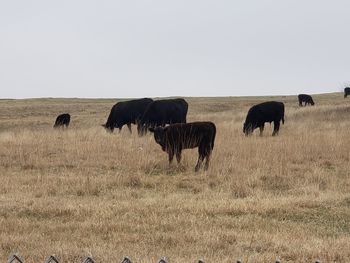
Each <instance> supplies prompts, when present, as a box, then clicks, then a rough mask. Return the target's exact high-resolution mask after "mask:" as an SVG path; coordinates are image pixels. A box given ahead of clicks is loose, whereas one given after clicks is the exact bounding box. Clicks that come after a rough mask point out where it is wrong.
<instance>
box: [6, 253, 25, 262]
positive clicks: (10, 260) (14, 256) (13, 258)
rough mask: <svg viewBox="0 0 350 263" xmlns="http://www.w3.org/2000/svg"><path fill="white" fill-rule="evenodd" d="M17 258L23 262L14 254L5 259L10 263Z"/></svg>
mask: <svg viewBox="0 0 350 263" xmlns="http://www.w3.org/2000/svg"><path fill="white" fill-rule="evenodd" d="M15 260H17V261H18V262H19V263H23V260H22V259H20V258H19V257H18V256H17V255H16V254H13V255H12V256H11V257H10V258H9V259H8V261H7V263H12V262H13V261H15Z"/></svg>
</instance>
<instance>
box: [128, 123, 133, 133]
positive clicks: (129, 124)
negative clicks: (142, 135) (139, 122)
mask: <svg viewBox="0 0 350 263" xmlns="http://www.w3.org/2000/svg"><path fill="white" fill-rule="evenodd" d="M127 126H128V129H129V132H130V133H132V130H131V123H128V124H127Z"/></svg>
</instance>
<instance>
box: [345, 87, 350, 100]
mask: <svg viewBox="0 0 350 263" xmlns="http://www.w3.org/2000/svg"><path fill="white" fill-rule="evenodd" d="M348 95H350V88H348V87H346V88H345V89H344V99H345V98H346V97H347V96H348Z"/></svg>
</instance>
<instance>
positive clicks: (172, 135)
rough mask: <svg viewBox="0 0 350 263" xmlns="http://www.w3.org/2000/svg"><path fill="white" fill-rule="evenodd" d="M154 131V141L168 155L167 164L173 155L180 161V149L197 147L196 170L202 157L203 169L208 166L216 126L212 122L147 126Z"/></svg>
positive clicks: (200, 163)
mask: <svg viewBox="0 0 350 263" xmlns="http://www.w3.org/2000/svg"><path fill="white" fill-rule="evenodd" d="M149 131H150V132H153V133H154V139H155V141H156V143H158V144H159V145H160V146H162V150H163V151H165V152H167V153H168V155H169V165H170V163H171V162H172V160H173V158H174V155H176V160H177V162H178V163H180V161H181V151H182V150H183V149H192V148H196V147H198V153H199V157H198V162H197V165H196V168H195V171H196V172H197V171H198V170H199V168H200V167H201V165H202V162H203V160H204V159H206V161H205V166H204V169H205V170H207V169H208V167H209V160H210V155H211V152H212V150H213V148H214V141H215V135H216V127H215V124H214V123H212V122H192V123H177V124H171V125H169V126H166V127H156V128H149Z"/></svg>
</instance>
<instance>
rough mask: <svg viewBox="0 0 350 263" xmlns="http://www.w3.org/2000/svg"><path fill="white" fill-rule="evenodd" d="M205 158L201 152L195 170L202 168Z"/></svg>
mask: <svg viewBox="0 0 350 263" xmlns="http://www.w3.org/2000/svg"><path fill="white" fill-rule="evenodd" d="M203 160H204V156H203V155H202V154H199V156H198V161H197V164H196V167H195V168H194V171H195V172H198V170H199V168H201V165H202V162H203Z"/></svg>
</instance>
